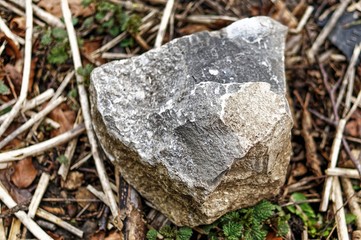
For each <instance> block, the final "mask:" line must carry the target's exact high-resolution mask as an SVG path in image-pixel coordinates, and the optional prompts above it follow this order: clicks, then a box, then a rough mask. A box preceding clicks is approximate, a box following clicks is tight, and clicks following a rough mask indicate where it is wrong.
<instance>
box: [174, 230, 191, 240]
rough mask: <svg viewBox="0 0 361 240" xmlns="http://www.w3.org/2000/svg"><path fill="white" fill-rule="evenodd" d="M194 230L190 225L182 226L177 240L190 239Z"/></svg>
mask: <svg viewBox="0 0 361 240" xmlns="http://www.w3.org/2000/svg"><path fill="white" fill-rule="evenodd" d="M192 234H193V231H192V229H191V228H189V227H181V228H179V229H178V232H177V237H176V240H189V239H190V238H191V236H192Z"/></svg>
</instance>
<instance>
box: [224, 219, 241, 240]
mask: <svg viewBox="0 0 361 240" xmlns="http://www.w3.org/2000/svg"><path fill="white" fill-rule="evenodd" d="M222 230H223V233H224V235H225V236H226V237H227V239H231V238H232V237H236V238H239V237H241V235H242V230H243V226H242V225H241V224H239V223H236V222H232V221H230V222H228V223H226V224H224V225H223V226H222Z"/></svg>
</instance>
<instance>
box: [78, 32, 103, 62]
mask: <svg viewBox="0 0 361 240" xmlns="http://www.w3.org/2000/svg"><path fill="white" fill-rule="evenodd" d="M102 41H103V40H102V39H100V38H99V39H92V40H86V41H84V43H83V46H82V48H81V49H82V51H81V52H82V54H84V55H85V56H87V57H88V58H90V55H91V53H92V52H94V51H95V50H97V49H98V48H100V47H101V46H102ZM85 60H86V59H85ZM94 60H96V61H97V62H99V63H100V64H103V63H105V59H103V58H102V57H101V56H100V55H99V56H98V57H96V58H95V59H94ZM85 63H86V62H85Z"/></svg>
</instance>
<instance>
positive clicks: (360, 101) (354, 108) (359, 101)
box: [345, 90, 361, 120]
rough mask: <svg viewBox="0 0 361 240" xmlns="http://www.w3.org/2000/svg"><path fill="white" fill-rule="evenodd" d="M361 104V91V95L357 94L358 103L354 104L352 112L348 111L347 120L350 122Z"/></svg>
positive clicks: (360, 92) (360, 93)
mask: <svg viewBox="0 0 361 240" xmlns="http://www.w3.org/2000/svg"><path fill="white" fill-rule="evenodd" d="M360 103H361V90H360V91H359V93H358V94H357V98H356V101H355V102H354V103H353V105H352V107H351V109H350V111H348V113H347V115H346V117H345V119H346V120H348V119H350V117H351V116H352V114H353V113H354V112H355V111H356V109H357V107H358V105H359V104H360Z"/></svg>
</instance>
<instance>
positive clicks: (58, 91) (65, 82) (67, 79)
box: [50, 71, 75, 101]
mask: <svg viewBox="0 0 361 240" xmlns="http://www.w3.org/2000/svg"><path fill="white" fill-rule="evenodd" d="M74 74H75V72H74V71H71V72H69V73H68V74H67V75H66V76H65V78H64V80H63V81H62V82H61V84H60V86H59V87H58V89H56V92H55V94H54V96H53V97H52V99H51V100H50V101H55V99H57V98H58V97H60V95H61V94H62V93H63V91H64V89H65V88H66V86H68V84H69V82H70V80H71V79H72V78H73V77H74Z"/></svg>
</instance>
